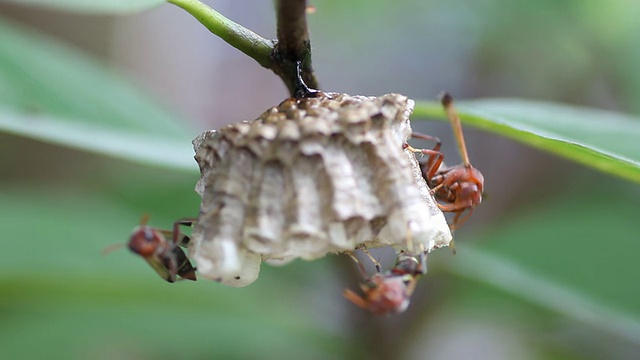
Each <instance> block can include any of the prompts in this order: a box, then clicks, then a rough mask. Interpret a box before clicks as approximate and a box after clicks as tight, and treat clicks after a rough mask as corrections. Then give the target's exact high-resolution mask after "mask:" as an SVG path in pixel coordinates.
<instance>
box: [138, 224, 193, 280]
mask: <svg viewBox="0 0 640 360" xmlns="http://www.w3.org/2000/svg"><path fill="white" fill-rule="evenodd" d="M148 219H149V218H148V216H146V215H145V216H143V217H142V219H141V220H140V225H138V226H137V227H136V228H135V229H134V230H133V234H131V237H130V238H129V244H128V246H129V249H130V250H131V251H133V252H134V253H136V254H138V255H140V256H142V258H143V259H145V260H146V261H147V263H149V265H151V267H152V268H153V270H155V271H156V273H158V275H160V277H161V278H163V279H165V280H166V281H168V282H170V283H173V282H175V281H176V280H177V278H178V276H179V277H180V278H182V279H188V280H193V281H195V280H196V269H195V268H194V267H193V266H192V265H191V262H189V259H188V258H187V254H185V252H184V251H183V250H182V249H181V248H180V246H182V247H186V246H187V245H188V244H189V240H190V238H189V237H188V236H186V235H185V234H183V233H181V232H180V229H179V228H180V225H184V226H191V225H193V224H194V223H195V219H183V220H178V221H176V222H174V223H173V230H160V229H157V228H152V227H150V226H148V225H147V221H148ZM167 238H170V239H171V241H168V240H167Z"/></svg>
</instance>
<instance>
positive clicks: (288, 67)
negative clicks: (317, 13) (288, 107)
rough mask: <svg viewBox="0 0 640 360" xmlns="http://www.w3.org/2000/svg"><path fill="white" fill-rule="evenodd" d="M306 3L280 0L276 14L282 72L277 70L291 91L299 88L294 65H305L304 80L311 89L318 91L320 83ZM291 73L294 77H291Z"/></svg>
mask: <svg viewBox="0 0 640 360" xmlns="http://www.w3.org/2000/svg"><path fill="white" fill-rule="evenodd" d="M306 9H307V1H306V0H277V2H276V12H277V21H278V44H277V45H276V56H278V55H279V58H281V59H282V61H280V62H279V63H280V65H281V66H280V68H281V69H274V72H276V74H278V75H280V77H282V79H283V80H284V82H285V84H286V85H287V87H288V88H289V91H291V93H292V94H293V92H294V91H295V89H296V82H295V74H296V72H295V71H296V69H295V63H296V62H297V61H301V62H302V69H301V71H302V74H301V75H302V79H303V80H304V82H305V83H306V85H308V86H309V87H311V88H317V87H318V82H317V80H316V78H315V76H314V74H313V68H312V67H311V42H310V41H309V31H308V30H307V16H306ZM292 74H293V75H294V76H292Z"/></svg>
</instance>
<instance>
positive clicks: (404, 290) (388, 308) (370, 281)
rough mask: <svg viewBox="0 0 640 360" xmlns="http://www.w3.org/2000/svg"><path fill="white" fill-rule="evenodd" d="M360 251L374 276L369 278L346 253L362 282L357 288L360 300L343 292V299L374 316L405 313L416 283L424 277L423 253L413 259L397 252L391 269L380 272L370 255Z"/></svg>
mask: <svg viewBox="0 0 640 360" xmlns="http://www.w3.org/2000/svg"><path fill="white" fill-rule="evenodd" d="M362 250H363V251H364V252H365V254H366V255H367V256H368V257H369V258H370V259H371V260H372V261H373V263H374V264H375V266H376V271H377V273H376V274H374V275H373V276H371V277H369V276H368V275H367V272H366V270H365V268H364V266H363V265H362V263H361V262H360V261H359V260H358V259H357V258H356V257H355V256H354V255H353V254H352V253H351V252H347V255H349V256H350V257H351V258H352V259H353V260H354V261H355V262H356V264H358V267H359V268H360V272H361V273H362V276H363V277H364V278H365V281H364V282H363V283H362V284H360V289H361V290H362V292H363V296H361V295H358V294H356V293H355V292H353V291H351V290H350V289H345V290H344V291H343V293H342V294H343V295H344V297H345V298H347V300H349V301H351V302H352V303H354V304H356V305H357V306H359V307H361V308H363V309H365V310H369V311H371V312H372V313H374V314H376V315H385V314H389V313H394V314H400V313H402V312H404V311H405V310H406V309H407V307H408V306H409V303H410V301H411V295H412V294H413V291H414V289H415V287H416V283H417V281H418V279H419V278H420V276H421V275H422V274H425V273H426V254H425V253H424V252H422V253H420V255H418V256H415V255H412V254H410V253H408V252H405V251H400V252H399V253H398V256H397V258H396V262H395V264H394V265H393V267H392V268H391V269H389V270H387V271H384V272H381V270H380V269H381V267H380V264H379V263H378V262H377V261H376V260H375V259H374V258H373V257H372V256H371V255H370V254H369V252H367V251H366V250H365V249H362Z"/></svg>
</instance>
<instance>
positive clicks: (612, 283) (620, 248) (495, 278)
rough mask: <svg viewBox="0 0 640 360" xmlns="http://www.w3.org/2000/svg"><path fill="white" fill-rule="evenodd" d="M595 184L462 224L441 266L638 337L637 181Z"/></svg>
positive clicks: (635, 339)
mask: <svg viewBox="0 0 640 360" xmlns="http://www.w3.org/2000/svg"><path fill="white" fill-rule="evenodd" d="M598 185H599V188H597V191H594V192H592V193H590V192H589V190H590V189H591V187H589V188H583V189H576V190H575V191H573V192H572V193H570V194H567V193H568V191H565V192H564V194H563V195H562V196H556V197H555V198H554V199H553V200H549V199H545V201H543V202H541V203H540V204H537V206H536V205H535V204H533V206H532V205H531V204H530V206H529V208H528V209H527V210H520V212H519V213H516V214H513V215H512V216H507V217H505V218H503V220H502V221H501V223H499V224H496V226H492V227H490V228H489V229H488V231H486V232H484V233H477V232H476V233H474V234H473V237H470V236H468V237H465V236H464V235H465V233H464V230H465V229H462V230H461V232H460V236H459V237H458V240H459V241H458V242H457V247H458V255H457V256H456V257H455V258H453V259H451V258H449V259H446V260H447V261H446V265H445V268H446V269H447V270H448V271H450V272H452V273H454V274H456V275H459V276H462V277H464V278H468V279H472V280H474V281H478V282H480V283H482V284H485V285H489V286H490V287H495V288H497V289H500V290H502V291H504V292H506V293H508V294H510V295H513V296H515V297H517V298H520V299H522V300H524V301H526V302H529V303H531V304H534V305H537V306H539V307H541V308H543V309H546V310H550V311H552V312H554V313H557V314H561V315H563V316H566V317H568V318H571V319H574V320H576V321H578V322H582V323H584V324H587V325H590V326H593V327H594V328H597V329H600V330H603V331H605V332H609V333H610V334H613V335H615V336H618V337H621V338H624V339H627V340H629V341H631V342H633V343H635V344H640V302H638V299H640V288H639V287H637V286H634V285H633V284H635V283H636V282H637V275H636V274H638V273H640V266H639V264H638V261H637V254H638V253H640V242H638V239H637V232H638V231H637V230H638V225H637V224H638V219H637V209H638V208H639V207H640V198H639V197H638V191H637V189H636V186H635V184H629V183H624V182H622V181H610V182H609V183H606V182H605V183H602V182H599V183H598ZM593 189H596V188H595V187H594V188H593ZM469 242H473V243H475V244H474V245H470V244H469Z"/></svg>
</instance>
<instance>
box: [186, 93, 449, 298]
mask: <svg viewBox="0 0 640 360" xmlns="http://www.w3.org/2000/svg"><path fill="white" fill-rule="evenodd" d="M412 110H413V101H412V100H409V99H407V98H406V97H405V96H402V95H398V94H388V95H384V96H381V97H378V98H375V97H364V96H350V95H346V94H335V93H326V94H323V95H322V96H320V97H316V98H305V99H300V100H296V99H287V100H285V101H283V102H282V103H281V104H280V105H279V106H277V107H273V108H271V109H269V110H267V111H266V112H265V113H263V114H262V115H260V117H258V119H256V120H254V121H246V122H240V123H236V124H232V125H229V126H226V127H224V128H222V129H220V130H217V131H216V130H211V131H207V132H205V133H203V134H202V135H200V136H198V137H197V138H196V139H195V140H194V141H193V144H194V148H195V152H196V160H197V162H198V164H199V166H200V171H201V173H202V177H201V178H200V180H199V181H198V184H197V185H196V191H197V192H198V193H199V194H200V195H201V196H202V206H201V209H200V215H199V219H198V222H197V223H196V225H195V228H194V230H193V234H192V241H191V245H190V252H191V256H192V257H193V259H194V260H195V262H196V264H197V268H198V271H199V272H200V273H201V274H202V276H204V277H207V278H211V279H213V280H216V281H220V282H222V283H224V284H227V285H232V286H246V285H248V284H250V283H252V282H253V281H255V280H256V279H257V277H258V273H259V271H260V264H261V262H262V261H266V260H284V261H287V260H291V259H294V258H297V257H300V258H303V259H307V260H311V259H315V258H318V257H321V256H324V255H326V254H327V253H332V252H342V251H346V250H354V249H355V248H356V247H357V246H359V245H365V246H366V247H368V248H373V247H382V246H394V247H397V248H403V249H406V248H407V246H408V245H407V244H408V242H407V239H411V240H410V243H411V244H412V245H413V249H409V250H410V251H413V252H418V251H421V250H423V249H424V250H426V251H431V250H433V249H435V248H439V247H443V246H447V245H448V244H449V242H450V241H451V233H450V231H449V227H448V226H447V223H446V221H445V218H444V216H443V214H442V213H441V212H440V210H439V209H438V207H437V206H436V204H435V202H434V200H433V198H432V197H431V195H430V194H429V190H428V188H427V185H426V183H425V181H424V180H423V178H422V175H421V172H420V168H419V166H418V164H417V161H416V158H415V156H414V154H413V153H412V152H410V151H409V150H403V144H404V143H405V142H406V141H407V139H408V138H409V136H410V134H411V126H410V124H409V115H410V114H411V111H412Z"/></svg>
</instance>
